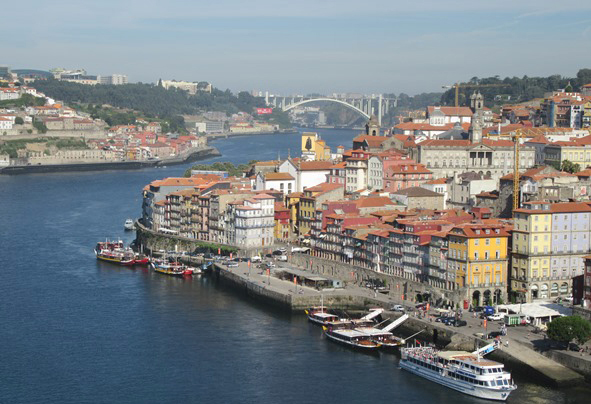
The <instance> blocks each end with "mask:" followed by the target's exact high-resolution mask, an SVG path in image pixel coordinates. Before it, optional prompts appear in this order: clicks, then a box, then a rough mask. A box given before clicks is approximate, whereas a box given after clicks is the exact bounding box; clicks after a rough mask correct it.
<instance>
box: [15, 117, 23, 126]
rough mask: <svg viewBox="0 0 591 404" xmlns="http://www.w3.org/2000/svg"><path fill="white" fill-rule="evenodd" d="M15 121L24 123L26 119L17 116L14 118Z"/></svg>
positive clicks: (20, 123)
mask: <svg viewBox="0 0 591 404" xmlns="http://www.w3.org/2000/svg"><path fill="white" fill-rule="evenodd" d="M14 123H15V124H17V125H22V124H23V123H25V121H23V118H21V117H20V116H17V117H16V118H14Z"/></svg>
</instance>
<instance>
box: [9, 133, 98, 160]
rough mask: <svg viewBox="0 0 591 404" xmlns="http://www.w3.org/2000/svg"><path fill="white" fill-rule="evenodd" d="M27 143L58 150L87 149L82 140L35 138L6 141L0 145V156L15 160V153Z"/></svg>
mask: <svg viewBox="0 0 591 404" xmlns="http://www.w3.org/2000/svg"><path fill="white" fill-rule="evenodd" d="M27 143H45V147H46V148H50V147H56V148H57V149H59V150H81V149H88V148H89V147H88V145H87V144H86V142H85V141H84V140H83V139H76V138H58V137H37V138H34V139H15V140H6V141H4V142H3V143H0V154H8V155H9V156H10V158H17V156H18V155H17V151H18V150H22V149H25V148H26V147H27Z"/></svg>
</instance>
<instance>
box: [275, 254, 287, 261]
mask: <svg viewBox="0 0 591 404" xmlns="http://www.w3.org/2000/svg"><path fill="white" fill-rule="evenodd" d="M277 261H282V262H287V255H280V256H279V257H277Z"/></svg>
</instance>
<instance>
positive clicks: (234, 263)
mask: <svg viewBox="0 0 591 404" xmlns="http://www.w3.org/2000/svg"><path fill="white" fill-rule="evenodd" d="M226 266H227V267H228V268H233V267H237V266H238V263H237V262H236V261H228V263H227V264H226Z"/></svg>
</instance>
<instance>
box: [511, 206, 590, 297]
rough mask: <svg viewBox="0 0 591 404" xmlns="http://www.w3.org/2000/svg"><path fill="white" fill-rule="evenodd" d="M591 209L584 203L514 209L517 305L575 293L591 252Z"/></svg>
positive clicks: (513, 281) (513, 274)
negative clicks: (575, 283) (576, 280)
mask: <svg viewBox="0 0 591 404" xmlns="http://www.w3.org/2000/svg"><path fill="white" fill-rule="evenodd" d="M590 240H591V207H590V206H589V203H588V202H587V203H585V202H567V203H549V202H543V201H529V202H526V203H524V204H523V207H522V208H521V209H516V210H515V223H514V229H513V251H512V262H511V295H512V296H511V297H512V299H513V300H514V301H516V302H521V301H523V302H526V303H529V302H532V301H535V300H537V299H555V298H557V297H565V296H568V295H569V294H571V293H572V278H573V277H575V276H577V275H580V274H582V272H583V257H584V256H585V255H587V254H588V253H589V252H591V244H590Z"/></svg>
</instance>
